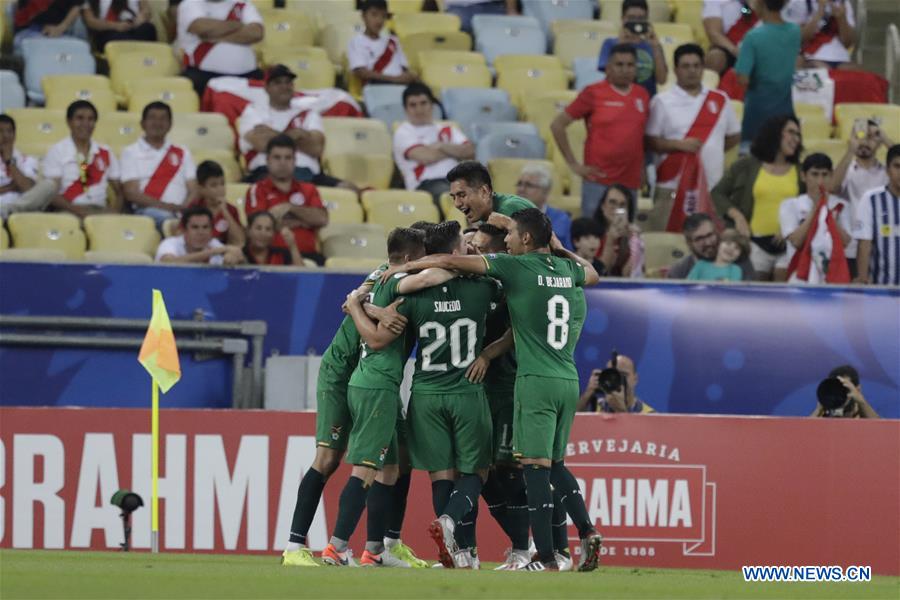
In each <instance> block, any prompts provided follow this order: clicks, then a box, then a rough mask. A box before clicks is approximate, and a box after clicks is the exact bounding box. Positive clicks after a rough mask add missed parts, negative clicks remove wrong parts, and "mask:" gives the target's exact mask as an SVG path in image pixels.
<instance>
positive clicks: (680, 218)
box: [666, 154, 723, 233]
mask: <svg viewBox="0 0 900 600" xmlns="http://www.w3.org/2000/svg"><path fill="white" fill-rule="evenodd" d="M682 164H683V167H682V169H681V179H679V180H678V189H677V190H676V191H675V201H674V202H673V203H672V212H670V213H669V221H668V223H666V231H671V232H674V233H681V232H682V231H683V230H684V220H685V219H686V218H687V217H689V216H690V215H693V214H694V213H705V214H707V215H709V217H710V218H711V219H712V220H713V223H715V225H716V229H718V230H719V231H722V228H723V224H722V221H721V219H719V215H718V213H717V212H716V209H715V207H714V206H713V203H712V197H711V196H710V194H709V185H708V184H707V183H706V173H704V172H703V163H701V162H700V156H699V154H688V155H687V156H686V157H685V159H684V162H683V163H682Z"/></svg>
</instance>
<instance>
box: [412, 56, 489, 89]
mask: <svg viewBox="0 0 900 600" xmlns="http://www.w3.org/2000/svg"><path fill="white" fill-rule="evenodd" d="M422 81H424V82H425V83H426V84H428V86H429V87H430V88H431V91H432V92H434V94H435V95H436V96H438V97H439V96H440V94H441V90H443V89H444V88H451V87H480V88H489V87H491V72H490V71H488V68H487V66H485V65H474V64H464V63H438V64H430V65H427V66H425V67H424V68H423V69H422Z"/></svg>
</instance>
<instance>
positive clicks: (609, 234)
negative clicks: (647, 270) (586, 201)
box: [594, 183, 644, 277]
mask: <svg viewBox="0 0 900 600" xmlns="http://www.w3.org/2000/svg"><path fill="white" fill-rule="evenodd" d="M634 207H635V202H634V198H633V197H632V192H631V190H629V189H628V188H627V187H625V186H624V185H622V184H620V183H614V184H612V185H610V186H609V187H608V188H607V189H606V191H605V192H604V194H603V197H602V198H601V200H600V206H598V207H597V211H596V212H595V213H594V220H596V221H598V222H599V223H600V229H601V231H602V235H601V237H600V248H599V250H598V251H597V258H598V259H599V261H600V262H601V263H602V264H603V267H604V271H605V272H604V273H601V275H608V276H611V277H643V276H644V241H643V240H642V239H641V230H640V229H639V228H638V227H637V226H636V225H634V212H635V210H634Z"/></svg>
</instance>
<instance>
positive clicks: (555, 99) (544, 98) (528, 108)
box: [524, 90, 578, 143]
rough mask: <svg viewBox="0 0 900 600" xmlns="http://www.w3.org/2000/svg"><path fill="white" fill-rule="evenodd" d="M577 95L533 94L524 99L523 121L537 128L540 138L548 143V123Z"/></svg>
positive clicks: (568, 93)
mask: <svg viewBox="0 0 900 600" xmlns="http://www.w3.org/2000/svg"><path fill="white" fill-rule="evenodd" d="M577 95H578V93H577V92H574V91H571V90H560V91H554V92H546V93H541V94H535V95H534V96H531V97H529V98H526V99H525V111H524V113H525V119H526V120H528V121H531V122H532V123H534V124H535V126H536V127H537V128H538V131H539V132H540V134H541V137H542V138H544V140H545V141H547V142H548V143H549V142H550V137H551V136H550V123H551V122H552V121H553V119H555V118H556V115H557V113H559V111H561V110H563V109H564V108H565V107H567V106H568V105H569V104H570V103H571V102H572V100H574V99H575V97H576V96H577Z"/></svg>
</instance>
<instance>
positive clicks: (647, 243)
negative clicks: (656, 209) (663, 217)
mask: <svg viewBox="0 0 900 600" xmlns="http://www.w3.org/2000/svg"><path fill="white" fill-rule="evenodd" d="M642 237H643V239H644V272H645V274H646V276H647V277H649V278H662V277H665V271H666V270H668V268H669V267H670V266H671V265H672V264H673V263H675V262H677V261H679V260H681V259H682V258H684V257H685V256H686V255H687V253H688V252H689V250H688V247H687V242H685V241H684V236H683V235H681V234H680V233H669V232H666V231H648V232H645V233H643V234H642Z"/></svg>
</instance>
